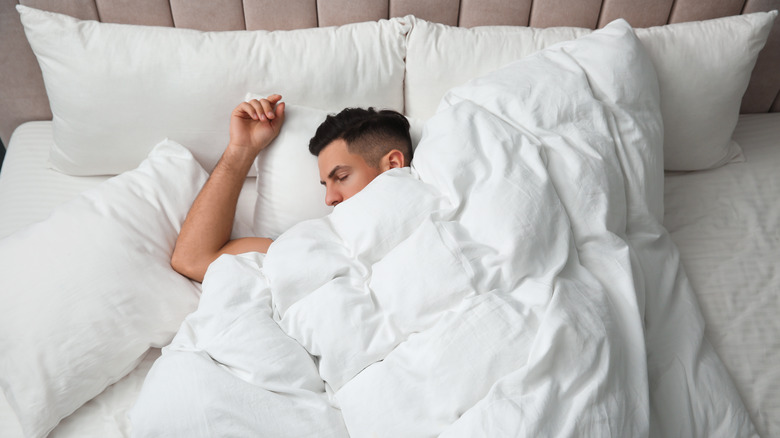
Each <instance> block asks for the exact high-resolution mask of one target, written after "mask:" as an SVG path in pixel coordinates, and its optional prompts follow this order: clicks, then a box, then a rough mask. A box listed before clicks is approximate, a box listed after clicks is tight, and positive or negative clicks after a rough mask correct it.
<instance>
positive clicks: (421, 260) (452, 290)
mask: <svg viewBox="0 0 780 438" xmlns="http://www.w3.org/2000/svg"><path fill="white" fill-rule="evenodd" d="M662 138H663V131H662V128H661V115H660V111H659V97H658V86H657V82H656V78H655V74H654V70H653V68H652V64H651V63H650V61H649V59H648V58H647V56H646V55H645V54H644V52H643V51H642V50H641V45H640V43H639V42H638V40H637V39H636V37H635V36H634V34H633V32H632V31H631V30H630V28H629V27H628V25H627V23H625V22H616V23H612V24H610V25H609V26H607V27H605V28H604V29H602V30H599V31H596V32H594V33H593V34H591V35H589V36H586V37H583V38H581V39H579V40H577V41H575V42H570V43H565V44H563V45H561V46H557V47H556V48H554V49H548V50H546V51H543V52H540V53H538V54H536V55H532V56H530V57H528V58H525V59H523V60H521V61H519V62H517V63H515V64H512V65H511V66H509V67H507V68H505V69H502V70H499V71H498V72H495V73H492V74H490V75H489V76H487V77H486V78H483V79H481V80H477V81H475V82H472V83H470V84H468V85H466V86H463V87H460V88H457V89H455V90H454V91H452V92H451V93H450V94H448V95H447V96H446V97H445V99H444V101H443V103H442V105H441V107H440V111H439V113H438V114H437V115H436V116H434V117H433V118H432V119H431V120H429V122H428V124H427V125H426V131H425V134H424V136H423V139H422V140H421V143H420V145H419V146H418V149H417V152H416V154H417V155H416V158H415V165H414V169H413V170H412V171H411V172H409V171H406V170H403V169H399V170H395V171H391V172H387V173H385V174H383V175H381V176H380V177H378V178H377V179H376V180H374V181H373V182H372V183H371V184H370V185H369V186H368V187H366V188H365V189H364V190H363V191H362V192H360V193H359V194H357V195H356V196H354V197H353V198H351V199H350V200H348V201H346V202H344V203H342V204H340V205H339V206H337V207H336V208H335V210H334V212H333V213H332V214H331V215H330V216H328V217H326V218H323V219H318V220H314V221H309V222H304V223H301V224H299V225H297V226H295V227H293V228H292V229H291V230H289V231H288V232H286V233H285V234H283V235H282V236H281V237H280V238H279V239H278V240H277V241H276V242H275V243H274V244H273V245H272V246H271V249H270V250H269V253H268V255H267V256H263V255H259V254H255V255H251V254H250V255H244V256H223V257H222V258H221V259H220V260H219V261H218V262H216V263H214V264H212V266H211V267H210V269H209V272H208V273H207V276H206V280H205V282H204V292H203V296H202V299H201V303H200V306H199V309H198V311H196V312H195V313H193V314H191V315H190V316H189V317H188V318H187V319H186V320H185V322H184V323H183V324H182V327H181V329H180V331H179V333H178V334H177V336H176V338H175V339H174V340H173V342H172V343H171V345H170V346H168V347H166V348H165V349H164V350H163V355H162V357H161V358H160V359H159V360H158V361H157V362H156V363H155V365H154V367H153V368H152V371H151V372H150V374H149V377H148V378H147V380H146V382H145V384H144V388H143V390H142V392H141V395H140V397H139V400H138V402H137V404H136V406H135V408H134V409H133V411H132V413H131V415H132V420H133V424H134V426H133V427H134V433H137V434H138V436H158V435H161V434H162V435H167V434H174V435H186V436H211V435H213V434H214V433H215V431H220V432H223V431H228V432H227V433H228V434H237V435H241V434H242V432H243V433H246V432H247V431H252V432H253V433H255V434H259V435H266V434H268V435H278V434H280V433H283V434H284V435H290V436H298V435H301V434H305V435H313V434H321V435H324V436H344V434H345V433H346V432H347V431H348V432H349V433H350V434H352V435H355V436H376V435H387V436H434V435H439V434H443V435H445V436H475V435H477V434H487V435H491V436H501V435H506V434H512V435H515V434H517V433H518V432H521V433H522V434H524V435H529V436H536V435H554V436H579V435H580V434H582V433H583V432H584V433H585V434H586V435H592V436H643V435H648V434H649V435H650V436H673V435H682V436H752V435H754V434H755V431H754V428H753V425H752V423H751V421H750V419H749V416H748V414H747V411H746V410H745V409H744V406H743V404H742V401H741V400H740V398H739V396H738V394H737V393H736V389H735V388H734V386H733V384H732V383H731V380H730V378H729V376H728V373H727V371H726V369H725V367H723V365H722V363H721V362H720V360H719V359H718V357H717V356H716V354H715V352H714V350H713V349H712V347H711V345H710V344H709V343H708V342H707V340H706V339H704V338H703V332H704V323H703V319H702V318H701V315H700V313H699V310H698V306H697V304H696V300H695V296H694V295H693V291H692V290H691V289H690V287H689V284H688V282H687V279H686V277H685V274H684V272H683V271H682V270H681V266H680V264H679V259H678V253H677V250H676V248H675V246H674V244H673V243H672V241H671V239H670V238H669V236H668V234H667V233H666V231H665V230H664V229H663V227H662V226H661V221H662V219H663V213H662V211H663V191H662V184H663V173H662V166H663V163H662V162H663V159H662V153H661V150H662ZM277 323H278V324H277ZM296 341H297V342H296ZM304 348H305V350H304ZM309 354H311V355H312V356H313V357H310V356H309ZM204 382H207V383H204ZM209 383H213V384H209ZM339 411H340V412H339ZM228 413H229V415H225V414H228ZM339 414H340V415H339ZM342 418H343V423H342ZM284 425H288V427H290V429H285V428H284ZM345 427H346V429H345Z"/></svg>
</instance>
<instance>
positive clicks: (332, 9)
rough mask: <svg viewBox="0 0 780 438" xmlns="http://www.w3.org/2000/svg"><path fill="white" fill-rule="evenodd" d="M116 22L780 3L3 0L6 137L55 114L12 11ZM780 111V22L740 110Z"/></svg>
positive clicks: (701, 9)
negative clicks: (21, 9)
mask: <svg viewBox="0 0 780 438" xmlns="http://www.w3.org/2000/svg"><path fill="white" fill-rule="evenodd" d="M17 3H22V4H24V5H27V6H31V7H34V8H39V9H45V10H49V11H54V12H60V13H64V14H68V15H72V16H74V17H77V18H80V19H92V20H100V21H104V22H113V23H127V24H144V25H155V26H176V27H185V28H193V29H200V30H240V29H248V30H257V29H266V30H277V29H296V28H305V27H316V26H332V25H339V24H345V23H351V22H359V21H368V20H377V19H381V18H389V17H396V16H404V15H408V14H413V15H416V16H418V17H420V18H424V19H426V20H430V21H436V22H441V23H445V24H449V25H457V26H465V27H473V26H480V25H487V24H502V25H518V26H533V27H551V26H577V27H587V28H591V29H595V28H598V27H601V26H603V25H605V24H606V23H608V22H610V21H611V20H613V19H615V18H620V17H622V18H625V19H626V20H628V22H629V23H631V24H632V25H633V26H634V27H649V26H655V25H663V24H667V23H675V22H681V21H693V20H701V19H709V18H717V17H723V16H728V15H737V14H744V13H749V12H757V11H769V10H773V9H780V0H676V1H675V0H21V1H20V2H19V1H17V0H0V44H2V46H0V47H2V49H0V139H2V141H3V143H5V144H8V140H9V138H10V136H11V133H12V132H13V130H14V129H15V128H16V127H17V126H18V125H19V124H21V123H23V122H25V121H29V120H50V119H51V112H50V110H49V103H48V100H47V98H46V92H45V89H44V86H43V79H42V78H41V72H40V69H39V67H38V63H37V61H36V60H35V56H34V55H33V53H32V50H31V49H30V46H29V45H28V44H27V40H26V38H25V36H24V31H23V29H22V25H21V23H20V21H19V16H18V14H17V12H16V9H15V7H14V6H15V5H16V4H17ZM770 111H771V112H780V20H778V21H777V22H776V23H775V25H774V28H773V29H772V33H771V34H770V36H769V42H768V43H767V45H766V47H765V48H764V50H763V51H762V52H761V54H760V56H759V58H758V62H757V64H756V67H755V70H754V71H753V77H752V79H751V82H750V86H749V87H748V90H747V92H746V93H745V98H744V99H743V102H742V112H743V113H756V112H770Z"/></svg>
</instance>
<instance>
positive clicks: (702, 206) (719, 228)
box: [0, 114, 780, 437]
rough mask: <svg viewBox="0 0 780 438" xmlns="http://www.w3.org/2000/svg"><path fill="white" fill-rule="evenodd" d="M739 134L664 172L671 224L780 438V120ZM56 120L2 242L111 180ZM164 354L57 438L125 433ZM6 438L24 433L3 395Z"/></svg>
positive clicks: (31, 159)
mask: <svg viewBox="0 0 780 438" xmlns="http://www.w3.org/2000/svg"><path fill="white" fill-rule="evenodd" d="M734 138H735V139H736V140H737V142H738V143H739V144H740V145H741V146H742V148H743V151H744V157H745V159H744V161H742V162H734V163H730V164H728V165H726V166H723V167H721V168H718V169H715V170H710V171H702V172H690V173H673V174H668V175H667V176H666V180H665V182H666V185H665V205H666V214H665V225H666V227H667V228H668V229H669V231H670V233H671V235H672V238H673V239H674V241H675V242H676V243H677V245H678V246H679V247H680V252H681V255H682V260H683V264H684V266H685V269H686V271H687V273H688V275H689V277H690V281H691V283H692V285H693V287H694V290H695V291H696V292H697V294H698V297H699V303H700V305H701V307H702V311H703V314H704V317H705V320H706V321H707V334H708V336H709V338H710V340H711V341H712V343H713V344H714V346H715V348H716V350H717V351H718V353H719V354H720V356H721V358H722V359H723V361H724V363H725V364H726V366H727V368H728V369H729V371H730V373H731V374H732V377H733V378H734V381H735V382H736V384H737V387H738V389H739V391H740V393H741V395H742V397H743V399H744V401H745V404H746V405H747V407H748V410H749V411H750V413H751V416H752V418H753V421H754V422H755V424H756V427H757V428H758V431H759V433H760V434H761V435H762V436H780V369H777V367H776V366H772V364H777V363H779V362H780V339H779V338H778V336H777V334H778V333H780V320H779V319H778V318H777V317H776V315H777V314H778V313H780V294H778V291H779V290H780V271H779V270H778V268H777V261H778V260H780V203H778V202H777V200H778V198H780V172H777V169H778V168H780V144H779V143H780V117H779V115H778V114H758V115H742V116H741V117H740V121H739V125H738V126H737V130H736V132H735V134H734ZM51 142H52V134H51V122H29V123H26V124H24V125H22V126H20V127H19V128H18V129H17V130H16V132H15V133H14V136H13V137H12V140H11V143H10V145H9V149H8V152H7V155H6V159H5V163H4V166H3V169H2V172H0V237H2V236H6V235H8V234H11V233H13V232H14V231H16V230H18V229H19V228H21V227H23V226H25V225H27V224H30V223H33V222H36V221H40V220H43V219H45V218H46V217H47V216H48V214H49V212H50V211H51V210H52V209H54V208H55V207H56V206H58V205H60V204H62V203H64V202H67V201H68V200H69V199H72V198H73V197H75V196H76V195H77V194H78V193H80V192H81V191H83V190H86V189H88V188H90V187H93V186H95V185H97V184H99V183H100V182H101V181H103V180H105V179H106V178H107V177H70V176H67V175H63V174H60V173H57V172H56V171H53V170H51V169H48V168H47V166H46V161H47V152H48V147H49V145H50V144H51ZM254 193H255V192H254V179H251V178H249V179H247V182H246V184H245V187H244V190H243V191H242V195H241V198H240V199H239V208H238V212H237V218H236V225H235V232H234V237H241V236H245V235H249V234H251V227H250V224H251V223H252V220H251V219H252V212H253V210H254V200H255V196H254ZM159 354H160V353H159V350H157V349H152V350H150V351H149V353H147V355H146V357H145V358H144V359H143V361H142V362H141V364H140V365H139V366H138V367H137V368H136V369H135V370H134V371H133V372H132V373H131V374H129V375H128V376H127V377H125V378H124V379H122V380H121V381H119V382H118V383H116V384H114V385H112V386H111V387H109V388H108V389H106V390H105V391H104V392H103V393H102V394H100V395H99V396H98V397H96V398H95V399H94V400H92V401H90V402H89V403H87V404H86V405H84V406H83V407H82V408H80V409H79V410H78V411H76V413H74V414H73V415H71V416H70V417H68V418H67V419H65V420H64V421H63V422H62V423H61V424H60V425H59V426H58V427H57V428H56V429H55V430H54V431H53V432H52V434H51V436H52V437H69V436H80V437H84V436H100V437H119V436H126V435H128V431H129V424H128V421H127V416H126V414H127V412H128V410H129V409H130V408H131V407H132V404H133V402H134V400H135V398H136V397H137V394H138V391H139V390H140V387H141V385H142V383H143V379H144V377H145V375H146V373H147V371H148V370H149V368H150V367H151V364H152V363H153V362H154V360H155V359H156V358H157V357H159ZM0 430H1V431H3V436H4V437H5V436H8V437H16V436H22V433H21V429H20V427H19V425H18V423H17V421H16V418H15V416H14V414H13V412H12V411H11V408H10V407H9V406H8V404H7V402H6V400H5V399H4V397H2V396H0Z"/></svg>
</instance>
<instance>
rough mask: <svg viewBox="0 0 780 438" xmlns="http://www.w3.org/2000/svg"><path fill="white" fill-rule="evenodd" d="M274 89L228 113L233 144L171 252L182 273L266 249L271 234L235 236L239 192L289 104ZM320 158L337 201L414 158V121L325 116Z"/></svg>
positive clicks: (352, 112)
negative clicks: (225, 257) (411, 124)
mask: <svg viewBox="0 0 780 438" xmlns="http://www.w3.org/2000/svg"><path fill="white" fill-rule="evenodd" d="M281 98H282V97H281V96H280V95H278V94H274V95H271V96H268V98H266V99H260V100H257V99H254V100H251V101H249V102H243V103H241V104H239V105H238V106H237V107H236V108H235V109H234V110H233V113H232V114H231V117H230V142H229V144H228V146H227V148H226V149H225V152H224V153H223V154H222V158H221V159H220V160H219V163H217V166H216V167H215V168H214V171H213V172H212V173H211V176H210V177H209V179H208V181H207V182H206V184H205V185H204V186H203V189H202V190H201V192H200V193H199V194H198V196H197V198H196V199H195V202H194V203H193V205H192V208H191V209H190V211H189V214H188V215H187V218H186V219H185V221H184V223H183V224H182V228H181V232H180V233H179V237H178V239H177V240H176V247H175V248H174V251H173V256H172V257H171V266H172V267H173V269H175V270H176V271H177V272H179V273H180V274H182V275H185V276H187V277H189V278H191V279H193V280H196V281H203V276H204V275H205V273H206V269H207V268H208V266H209V264H211V262H213V261H214V260H216V259H217V257H219V256H220V255H222V254H241V253H246V252H253V251H256V252H262V253H265V252H267V251H268V247H269V246H270V245H271V243H272V241H271V239H268V238H264V237H245V238H240V239H235V240H231V239H230V234H231V231H232V227H233V219H234V216H235V213H236V205H237V203H238V195H239V193H240V192H241V188H242V186H243V184H244V180H245V179H246V176H247V173H248V172H249V169H250V167H251V166H252V163H253V162H254V159H255V157H256V156H257V154H258V153H259V152H260V151H262V150H263V149H265V148H266V147H267V146H268V145H270V144H271V142H272V141H273V140H274V138H276V136H277V135H278V134H279V131H280V129H281V128H282V124H283V123H284V103H283V102H281ZM309 151H311V153H312V154H313V155H316V156H317V157H318V159H317V161H318V167H319V171H320V181H321V183H322V184H323V185H324V186H325V188H326V196H325V202H326V203H327V204H328V205H332V206H335V205H337V204H339V203H340V202H343V201H345V200H347V199H349V198H350V197H352V196H353V195H355V194H356V193H358V192H359V191H361V190H362V189H363V188H364V187H366V186H367V185H368V183H370V182H371V181H372V180H373V179H374V178H376V177H377V176H378V175H379V174H381V173H383V172H385V171H386V170H389V169H393V168H397V167H404V166H408V165H409V163H410V162H411V159H412V141H411V137H410V135H409V122H408V121H407V120H406V118H405V117H404V116H403V115H401V114H399V113H397V112H395V111H391V110H382V111H375V110H373V109H368V110H366V109H359V108H349V109H345V110H344V111H342V112H341V113H339V114H338V115H336V116H328V117H327V119H326V120H325V122H323V123H322V125H320V127H319V128H318V129H317V132H316V134H315V136H314V137H313V138H312V139H311V142H310V143H309Z"/></svg>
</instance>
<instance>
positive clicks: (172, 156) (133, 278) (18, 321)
mask: <svg viewBox="0 0 780 438" xmlns="http://www.w3.org/2000/svg"><path fill="white" fill-rule="evenodd" d="M207 177H208V175H207V173H206V172H205V171H204V170H203V168H202V167H201V166H200V165H199V164H198V163H197V161H195V159H194V158H193V156H192V154H191V153H190V152H189V151H188V150H187V149H186V148H184V147H183V146H181V145H179V144H176V143H174V142H172V141H168V140H166V141H164V142H162V143H160V144H159V145H157V146H156V147H155V148H154V149H153V150H152V152H151V153H150V155H149V158H148V159H147V160H145V161H144V162H143V163H142V164H141V165H140V166H139V167H138V168H137V169H135V170H132V171H129V172H127V173H124V174H122V175H119V176H117V177H114V178H111V179H109V180H107V181H105V182H103V183H101V184H99V185H98V186H97V187H95V188H94V189H91V190H88V191H87V192H84V193H83V194H82V195H80V196H79V197H78V198H76V199H74V200H73V201H71V202H69V203H66V204H64V205H62V206H61V207H59V208H57V209H56V210H55V211H54V212H53V213H52V215H51V216H50V217H49V218H48V219H46V220H45V221H43V222H40V223H37V224H34V225H31V226H29V227H27V228H25V229H22V230H20V231H18V232H17V233H15V234H12V235H10V236H8V237H6V238H4V239H2V240H0V266H3V267H4V269H3V275H0V302H2V303H3V307H2V316H0V351H2V352H3V354H2V355H1V356H0V386H2V388H3V391H4V392H5V395H6V397H7V399H8V402H9V404H10V405H11V406H12V407H13V409H14V410H15V411H16V414H17V416H18V417H19V422H20V424H21V426H22V428H23V430H24V433H25V435H26V436H35V437H39V436H45V435H46V434H47V433H48V432H49V431H50V430H51V429H52V428H54V427H55V426H56V425H57V423H58V422H59V421H60V420H61V419H62V418H64V417H66V416H68V415H70V414H71V413H72V412H73V411H75V410H76V409H77V408H78V407H79V406H81V405H82V404H84V403H85V402H87V401H88V400H90V399H92V398H93V397H95V396H96V395H98V394H99V393H100V392H102V391H103V390H104V389H105V388H106V387H107V386H109V385H111V384H112V383H114V382H116V381H117V380H119V379H120V378H122V377H123V376H124V375H126V374H127V373H128V372H129V371H131V370H132V369H133V368H134V367H135V366H136V364H137V363H138V362H139V361H140V360H141V359H142V358H143V355H144V353H145V352H146V351H147V350H148V349H149V347H161V346H164V345H166V344H167V343H168V342H170V340H171V339H172V337H173V335H174V334H175V333H176V330H177V329H178V327H179V325H180V324H181V322H182V320H183V319H184V317H185V316H186V315H187V314H189V313H190V312H192V311H193V310H195V308H196V307H197V302H198V297H199V293H200V288H199V286H197V285H196V284H195V283H193V282H191V281H190V280H188V279H186V278H185V277H183V276H181V275H179V274H178V273H176V272H175V271H173V269H172V268H171V267H170V257H171V253H172V252H173V246H174V244H175V242H176V237H177V236H178V232H179V229H180V226H181V223H182V222H183V220H184V217H185V216H186V214H187V212H188V211H189V208H190V206H191V204H192V202H193V200H194V199H195V196H196V195H197V194H198V191H199V190H200V188H201V186H202V185H203V184H204V183H205V181H206V178H207Z"/></svg>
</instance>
